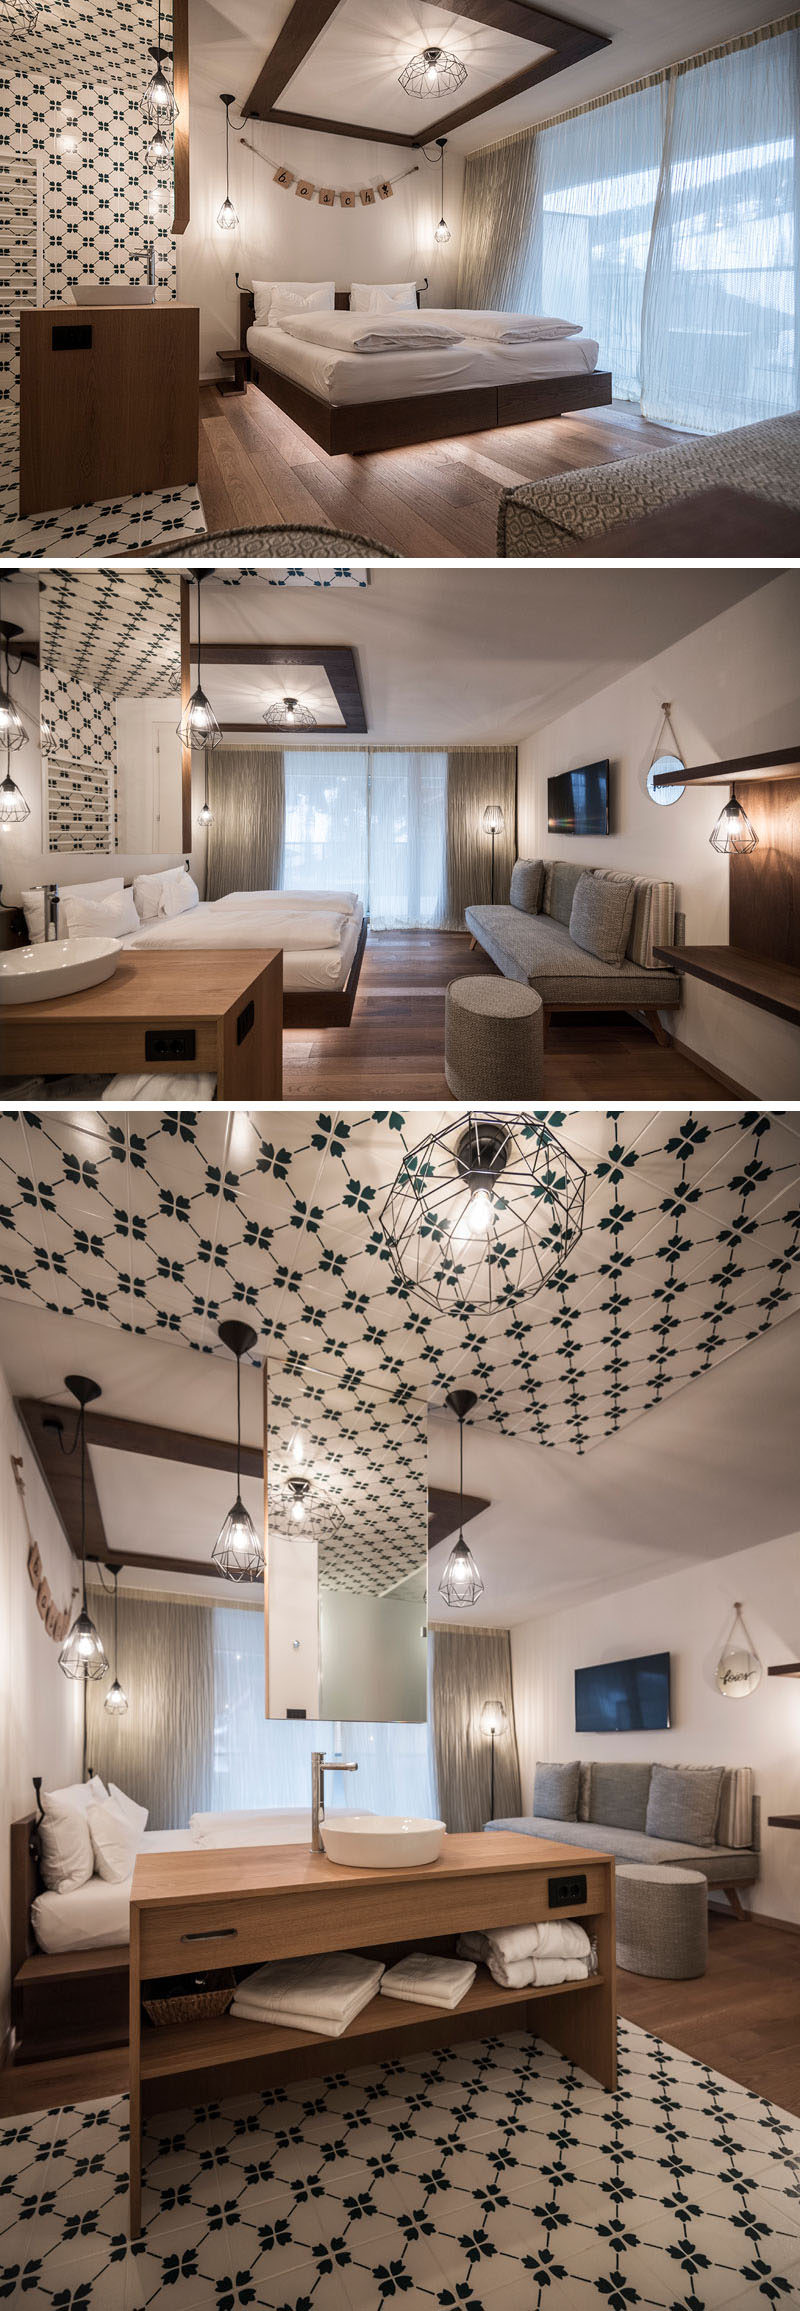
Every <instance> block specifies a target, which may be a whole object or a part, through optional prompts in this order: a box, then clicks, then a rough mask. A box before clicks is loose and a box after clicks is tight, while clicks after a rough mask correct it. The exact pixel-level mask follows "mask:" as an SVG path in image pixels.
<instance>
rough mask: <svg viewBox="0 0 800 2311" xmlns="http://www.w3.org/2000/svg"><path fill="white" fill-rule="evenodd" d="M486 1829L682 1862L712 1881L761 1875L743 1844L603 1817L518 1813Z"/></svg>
mask: <svg viewBox="0 0 800 2311" xmlns="http://www.w3.org/2000/svg"><path fill="white" fill-rule="evenodd" d="M484 1827H485V1828H486V1829H487V1830H516V1831H517V1832H518V1834H519V1835H520V1836H521V1837H526V1838H554V1839H555V1841H556V1843H557V1844H558V1845H562V1846H585V1847H586V1850H587V1852H592V1851H593V1852H595V1853H598V1854H613V1855H614V1859H615V1861H618V1862H657V1863H659V1864H661V1863H663V1864H664V1865H665V1866H669V1865H671V1864H672V1863H677V1864H678V1866H680V1865H681V1864H683V1865H684V1866H685V1867H686V1868H687V1869H692V1870H702V1873H703V1876H704V1878H707V1879H708V1882H709V1885H710V1886H732V1885H735V1884H737V1883H738V1884H743V1885H752V1884H753V1881H754V1879H756V1878H757V1877H758V1855H757V1854H755V1853H753V1852H752V1851H747V1852H745V1851H744V1850H743V1848H742V1847H740V1846H739V1847H737V1848H736V1849H733V1848H732V1847H729V1846H715V1845H709V1846H693V1845H686V1844H683V1845H681V1844H679V1843H678V1841H677V1840H676V1839H672V1838H649V1837H646V1836H645V1835H644V1832H643V1831H641V1830H617V1829H609V1828H608V1827H607V1826H606V1825H605V1824H604V1823H602V1822H558V1823H554V1822H552V1821H550V1820H547V1821H543V1820H539V1819H537V1816H536V1815H535V1814H517V1815H515V1816H513V1817H510V1818H508V1819H506V1820H504V1821H494V1822H486V1823H485V1824H484Z"/></svg>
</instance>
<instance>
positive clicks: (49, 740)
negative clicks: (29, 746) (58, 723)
mask: <svg viewBox="0 0 800 2311" xmlns="http://www.w3.org/2000/svg"><path fill="white" fill-rule="evenodd" d="M39 746H40V749H41V752H42V754H43V755H44V757H45V759H47V757H48V756H49V755H53V754H55V751H56V734H55V730H54V728H53V724H52V722H48V720H47V717H46V716H45V715H44V714H43V715H42V719H41V722H40V725H39Z"/></svg>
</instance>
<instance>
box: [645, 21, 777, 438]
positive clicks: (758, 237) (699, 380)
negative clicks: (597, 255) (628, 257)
mask: <svg viewBox="0 0 800 2311" xmlns="http://www.w3.org/2000/svg"><path fill="white" fill-rule="evenodd" d="M799 279H800V31H787V32H783V33H779V34H777V35H776V36H775V37H774V38H772V39H766V40H762V41H760V42H759V43H758V45H757V46H755V47H753V48H745V49H741V50H735V51H734V52H733V53H732V54H731V55H729V56H720V57H714V58H712V59H711V60H710V61H709V62H708V63H707V64H704V65H702V66H699V67H698V68H697V69H696V70H695V71H692V72H683V73H680V74H678V75H676V76H675V79H674V81H673V83H672V86H671V90H670V103H669V113H668V122H667V137H666V145H665V153H664V163H663V169H662V173H661V183H660V187H659V194H658V201H657V204H656V212H655V222H654V228H653V242H652V249H651V255H650V264H649V268H648V278H647V289H646V295H645V309H644V310H645V325H644V338H643V393H642V408H643V411H644V414H645V416H647V417H651V418H655V419H658V420H660V421H662V422H664V423H666V424H667V425H680V426H687V427H688V428H690V429H693V430H696V431H697V432H700V433H710V432H724V431H725V430H726V429H727V428H729V427H731V426H737V425H749V424H752V423H754V422H755V421H756V420H757V419H759V418H765V417H777V416H780V415H781V414H782V413H783V412H784V411H786V410H792V409H796V408H797V406H798V402H800V336H799V334H798V330H799V328H800V322H799V318H798V304H799V303H800V298H799V296H798V281H799Z"/></svg>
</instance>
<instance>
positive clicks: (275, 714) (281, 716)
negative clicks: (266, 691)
mask: <svg viewBox="0 0 800 2311" xmlns="http://www.w3.org/2000/svg"><path fill="white" fill-rule="evenodd" d="M261 720H262V722H266V723H268V724H269V727H270V729H271V730H316V727H317V717H316V715H315V714H312V712H311V708H310V706H303V705H302V704H301V701H300V699H299V698H276V700H275V704H274V706H268V707H267V709H266V712H265V713H264V714H262V717H261Z"/></svg>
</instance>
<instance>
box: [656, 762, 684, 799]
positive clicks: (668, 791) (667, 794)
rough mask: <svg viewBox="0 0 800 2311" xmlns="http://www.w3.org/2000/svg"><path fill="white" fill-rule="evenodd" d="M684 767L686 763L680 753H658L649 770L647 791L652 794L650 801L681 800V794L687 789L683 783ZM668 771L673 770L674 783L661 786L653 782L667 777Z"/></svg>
mask: <svg viewBox="0 0 800 2311" xmlns="http://www.w3.org/2000/svg"><path fill="white" fill-rule="evenodd" d="M684 768H685V765H684V764H683V763H682V762H681V758H680V755H679V754H657V755H656V759H655V762H651V764H650V768H649V771H648V773H647V792H648V794H649V796H650V801H651V802H660V803H670V802H680V799H681V795H682V794H684V793H685V791H686V790H685V786H684V783H683V771H684ZM668 771H672V772H674V774H675V782H674V785H671V786H660V787H659V786H655V785H654V783H653V781H654V779H656V778H665V777H666V775H667V772H668Z"/></svg>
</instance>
